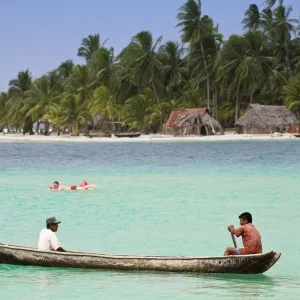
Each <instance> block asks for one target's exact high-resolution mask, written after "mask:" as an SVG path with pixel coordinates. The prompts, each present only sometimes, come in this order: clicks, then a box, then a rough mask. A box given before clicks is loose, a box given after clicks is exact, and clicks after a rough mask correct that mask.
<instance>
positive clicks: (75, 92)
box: [64, 65, 95, 134]
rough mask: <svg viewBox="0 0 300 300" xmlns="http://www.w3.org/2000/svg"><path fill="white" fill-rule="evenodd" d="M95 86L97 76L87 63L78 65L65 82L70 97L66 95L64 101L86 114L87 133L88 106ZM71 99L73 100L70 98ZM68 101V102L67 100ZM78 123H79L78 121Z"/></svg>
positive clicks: (86, 126) (86, 129)
mask: <svg viewBox="0 0 300 300" xmlns="http://www.w3.org/2000/svg"><path fill="white" fill-rule="evenodd" d="M94 88H95V78H94V77H93V74H92V73H91V72H90V70H89V67H88V66H87V65H83V66H80V65H78V66H76V67H75V68H74V70H73V72H72V74H71V75H70V76H69V77H68V79H67V80H66V84H65V91H66V94H67V96H68V97H65V98H66V99H67V100H65V102H64V103H69V102H68V101H70V104H71V105H72V106H73V107H76V109H78V110H79V111H81V112H82V111H84V114H85V120H86V124H85V133H86V134H87V133H88V119H89V118H87V114H88V113H87V108H88V107H89V106H90V103H91V101H92V96H93V91H94ZM70 99H71V100H70ZM66 101H67V102H66ZM81 120H82V119H81ZM76 124H77V125H78V124H79V123H76Z"/></svg>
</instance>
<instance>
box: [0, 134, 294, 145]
mask: <svg viewBox="0 0 300 300" xmlns="http://www.w3.org/2000/svg"><path fill="white" fill-rule="evenodd" d="M291 139H297V138H296V137H295V136H294V134H277V133H274V134H234V133H227V134H225V135H211V136H180V137H174V136H172V135H159V134H150V135H141V136H140V137H135V138H128V137H122V138H118V137H114V136H113V137H111V138H109V137H93V138H90V137H86V136H83V135H80V136H71V135H67V134H66V135H60V136H58V135H50V136H44V135H23V134H15V133H7V134H5V135H0V142H88V143H105V142H110V143H111V142H116V143H120V142H184V141H189V142H191V141H195V142H212V141H250V140H291ZM299 140H300V139H299Z"/></svg>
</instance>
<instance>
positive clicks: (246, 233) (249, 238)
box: [224, 212, 262, 256]
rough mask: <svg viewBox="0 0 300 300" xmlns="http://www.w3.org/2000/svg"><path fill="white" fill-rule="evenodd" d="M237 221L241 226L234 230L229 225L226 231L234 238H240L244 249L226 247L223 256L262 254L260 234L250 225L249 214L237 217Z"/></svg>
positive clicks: (245, 213)
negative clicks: (238, 220)
mask: <svg viewBox="0 0 300 300" xmlns="http://www.w3.org/2000/svg"><path fill="white" fill-rule="evenodd" d="M239 219H240V225H241V226H240V227H239V228H237V229H235V228H234V226H233V225H229V226H228V231H229V232H231V233H232V234H235V236H236V237H239V236H242V240H243V245H244V248H233V247H228V248H227V249H226V250H225V252H224V256H229V255H246V254H259V253H262V244H261V237H260V233H259V231H258V230H257V228H256V227H255V226H254V225H253V224H252V216H251V214H250V213H248V212H244V213H242V214H241V215H240V216H239Z"/></svg>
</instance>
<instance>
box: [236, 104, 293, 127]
mask: <svg viewBox="0 0 300 300" xmlns="http://www.w3.org/2000/svg"><path fill="white" fill-rule="evenodd" d="M297 124H298V120H297V118H296V117H295V115H294V114H293V113H292V112H291V111H290V110H289V109H288V108H287V107H285V106H275V105H260V104H252V105H250V107H249V108H248V110H247V111H246V112H245V114H244V115H243V116H241V117H240V118H239V119H238V121H237V122H236V124H235V125H238V126H245V127H248V128H250V127H256V128H267V127H269V128H270V127H278V128H283V127H289V126H294V125H297Z"/></svg>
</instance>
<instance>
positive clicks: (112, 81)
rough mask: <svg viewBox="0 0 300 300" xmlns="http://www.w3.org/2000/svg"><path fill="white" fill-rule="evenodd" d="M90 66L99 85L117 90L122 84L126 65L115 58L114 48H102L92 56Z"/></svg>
mask: <svg viewBox="0 0 300 300" xmlns="http://www.w3.org/2000/svg"><path fill="white" fill-rule="evenodd" d="M89 67H90V70H91V72H92V73H93V74H94V76H95V81H97V83H98V84H99V85H105V86H106V87H107V88H108V89H109V90H111V91H113V92H115V91H117V90H118V89H119V88H120V86H121V80H122V75H123V73H124V67H123V66H122V65H121V64H120V63H118V62H117V61H116V60H115V57H114V49H113V48H110V49H106V48H100V49H98V50H97V51H96V52H95V53H94V55H93V56H92V58H91V60H90V62H89Z"/></svg>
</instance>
